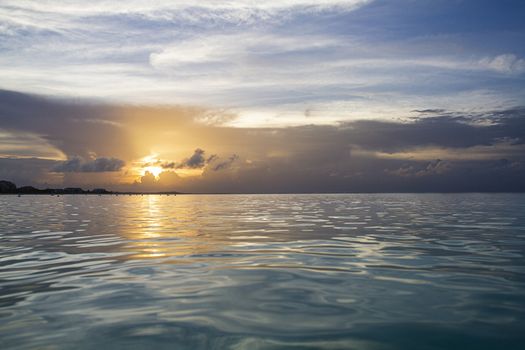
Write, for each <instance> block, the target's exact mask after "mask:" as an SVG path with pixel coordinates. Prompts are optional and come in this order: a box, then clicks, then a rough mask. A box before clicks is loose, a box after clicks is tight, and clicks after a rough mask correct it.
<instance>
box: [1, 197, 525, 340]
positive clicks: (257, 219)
mask: <svg viewBox="0 0 525 350" xmlns="http://www.w3.org/2000/svg"><path fill="white" fill-rule="evenodd" d="M523 344H525V195H520V194H446V195H445V194H443V195H441V194H422V195H419V194H418V195H412V194H387V195H383V194H377V195H375V194H374V195H369V194H359V195H357V194H348V195H346V194H345V195H225V196H222V195H221V196H219V195H216V196H189V195H188V196H157V195H151V196H122V195H121V196H84V195H77V196H73V195H71V196H67V195H66V196H61V197H51V196H22V197H20V198H18V197H16V196H0V348H1V349H97V350H100V349H421V350H424V349H523V346H524V345H523Z"/></svg>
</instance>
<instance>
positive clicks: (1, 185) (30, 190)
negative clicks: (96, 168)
mask: <svg viewBox="0 0 525 350" xmlns="http://www.w3.org/2000/svg"><path fill="white" fill-rule="evenodd" d="M0 194H17V195H22V194H47V195H61V194H97V195H102V194H112V195H119V194H122V195H144V194H161V195H162V194H164V195H177V194H181V193H180V192H175V191H168V192H118V191H108V190H106V189H104V188H95V189H92V190H84V189H82V188H80V187H66V188H46V189H38V188H35V187H33V186H22V187H17V186H16V185H15V184H14V183H12V182H11V181H7V180H0Z"/></svg>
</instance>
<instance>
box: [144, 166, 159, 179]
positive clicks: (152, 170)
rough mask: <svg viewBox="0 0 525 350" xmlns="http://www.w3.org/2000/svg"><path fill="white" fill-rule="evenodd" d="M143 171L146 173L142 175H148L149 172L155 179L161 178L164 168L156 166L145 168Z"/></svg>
mask: <svg viewBox="0 0 525 350" xmlns="http://www.w3.org/2000/svg"><path fill="white" fill-rule="evenodd" d="M143 170H144V173H143V174H142V175H143V176H144V175H146V172H147V171H149V172H150V173H152V174H153V176H155V177H159V175H160V173H162V171H163V169H162V167H160V166H155V165H151V166H147V167H144V168H143Z"/></svg>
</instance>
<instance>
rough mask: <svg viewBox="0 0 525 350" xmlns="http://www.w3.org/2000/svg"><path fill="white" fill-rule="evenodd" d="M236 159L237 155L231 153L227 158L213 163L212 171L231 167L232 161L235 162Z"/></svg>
mask: <svg viewBox="0 0 525 350" xmlns="http://www.w3.org/2000/svg"><path fill="white" fill-rule="evenodd" d="M217 159H219V158H218V157H216V158H214V159H213V160H217ZM237 159H239V156H238V155H236V154H233V155H232V156H230V157H229V158H228V159H227V160H225V161H219V162H217V163H216V164H213V171H219V170H224V169H228V168H229V167H231V165H232V164H233V162H235V161H236V160H237Z"/></svg>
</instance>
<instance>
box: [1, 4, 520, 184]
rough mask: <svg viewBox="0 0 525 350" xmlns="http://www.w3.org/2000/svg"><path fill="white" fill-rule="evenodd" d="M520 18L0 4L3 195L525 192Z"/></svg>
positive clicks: (434, 11)
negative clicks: (16, 191) (43, 191)
mask: <svg viewBox="0 0 525 350" xmlns="http://www.w3.org/2000/svg"><path fill="white" fill-rule="evenodd" d="M524 17H525V3H524V2H523V1H519V0H515V1H511V0H501V1H487V0H346V1H344V0H325V1H313V0H280V1H277V0H275V1H274V0H267V1H252V0H229V1H215V0H202V1H199V2H194V3H192V2H188V1H179V0H172V1H163V0H157V1H137V0H131V1H126V2H116V1H103V0H91V1H89V2H79V1H69V0H68V1H66V0H61V1H58V0H57V1H45V0H40V1H24V0H16V1H15V0H2V1H1V2H0V179H5V180H9V181H13V182H15V183H16V184H17V185H19V186H21V185H31V186H36V187H40V188H45V187H65V186H69V187H72V186H73V187H84V188H98V187H105V188H108V189H112V190H122V191H168V190H173V191H180V192H198V193H205V192H206V193H207V192H213V193H223V192H226V193H231V192H234V193H238V192H241V193H252V192H256V193H259V192H262V193H274V192H407V191H410V192H412V191H413V192H455V191H524V190H525V180H523V179H525V44H524V43H525V21H523V18H524Z"/></svg>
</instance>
